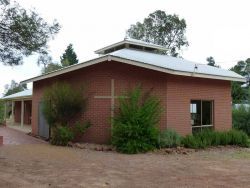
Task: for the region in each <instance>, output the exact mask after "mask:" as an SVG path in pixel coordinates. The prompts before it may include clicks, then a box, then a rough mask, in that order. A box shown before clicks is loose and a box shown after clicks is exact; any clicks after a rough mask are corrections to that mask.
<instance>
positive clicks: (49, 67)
mask: <svg viewBox="0 0 250 188" xmlns="http://www.w3.org/2000/svg"><path fill="white" fill-rule="evenodd" d="M61 68H62V66H61V65H60V64H58V63H49V64H47V65H46V66H45V67H43V68H42V74H46V73H49V72H52V71H56V70H58V69H61Z"/></svg>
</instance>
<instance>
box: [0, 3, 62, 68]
mask: <svg viewBox="0 0 250 188" xmlns="http://www.w3.org/2000/svg"><path fill="white" fill-rule="evenodd" d="M59 29H60V26H59V24H58V22H56V21H54V22H53V23H52V24H49V23H47V22H46V21H45V20H44V19H43V18H42V17H40V16H39V14H38V13H36V12H35V11H33V10H25V9H24V8H22V7H21V6H20V5H19V4H18V3H16V2H15V1H11V0H0V61H1V62H2V63H3V64H5V65H19V64H22V63H23V62H22V60H23V57H24V56H29V55H32V54H33V53H37V54H46V53H47V43H48V41H49V40H50V39H51V38H53V36H54V35H55V34H56V33H58V31H59Z"/></svg>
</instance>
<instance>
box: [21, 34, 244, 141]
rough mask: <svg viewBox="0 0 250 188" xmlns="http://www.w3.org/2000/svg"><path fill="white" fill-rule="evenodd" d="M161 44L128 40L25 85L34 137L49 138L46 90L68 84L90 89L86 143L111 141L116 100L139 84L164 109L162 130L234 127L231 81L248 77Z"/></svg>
mask: <svg viewBox="0 0 250 188" xmlns="http://www.w3.org/2000/svg"><path fill="white" fill-rule="evenodd" d="M165 50H166V49H165V48H164V47H162V46H159V45H155V44H151V43H146V42H142V41H138V40H134V39H124V40H123V41H121V42H118V43H115V44H112V45H109V46H107V47H104V48H102V49H100V50H97V51H96V53H97V54H99V56H98V57H97V58H95V59H92V60H89V61H86V62H83V63H79V64H76V65H72V66H69V67H66V68H63V69H60V70H57V71H54V72H51V73H48V74H44V75H40V76H37V77H34V78H31V79H28V80H25V81H23V82H22V83H30V82H33V94H32V115H31V116H32V118H31V125H32V133H33V134H36V135H41V136H45V137H46V136H48V133H49V131H48V128H46V127H48V125H47V124H46V121H45V120H44V117H43V114H42V113H41V102H42V96H43V93H44V90H45V88H47V87H49V86H51V85H52V84H53V83H55V82H61V81H64V82H66V83H69V84H71V85H72V86H80V85H83V84H84V85H86V86H87V92H88V96H89V98H88V107H87V111H86V112H85V113H84V114H83V115H82V117H81V118H82V119H85V120H90V121H91V123H92V126H91V127H90V128H89V129H88V130H87V132H86V133H85V134H84V136H83V141H86V142H94V143H107V142H108V141H109V140H110V137H111V130H110V129H111V124H110V117H112V116H113V115H114V109H115V108H116V107H117V105H118V100H117V98H118V96H120V95H122V94H123V93H124V92H126V91H128V90H130V89H132V88H134V87H135V86H136V85H138V84H141V86H142V89H143V90H145V91H147V90H149V89H151V90H152V92H153V95H155V96H157V97H158V98H159V99H160V100H161V103H162V106H163V107H164V113H163V114H162V118H161V121H160V125H159V126H160V128H161V129H166V128H171V129H174V130H176V131H177V132H178V133H179V134H181V135H187V134H192V132H193V131H197V130H200V129H202V128H204V127H211V128H212V129H215V130H218V131H222V130H228V129H230V128H231V126H232V118H231V101H232V99H231V81H240V82H244V81H245V79H244V78H243V77H242V76H240V75H238V74H236V73H234V72H232V71H229V70H224V69H221V68H217V67H212V66H208V65H204V64H199V63H194V62H191V61H187V60H185V59H182V58H175V57H170V56H167V55H162V53H159V52H164V51H165Z"/></svg>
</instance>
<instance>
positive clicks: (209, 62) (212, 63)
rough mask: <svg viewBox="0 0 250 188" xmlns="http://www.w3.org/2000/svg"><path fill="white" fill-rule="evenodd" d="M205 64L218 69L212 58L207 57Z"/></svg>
mask: <svg viewBox="0 0 250 188" xmlns="http://www.w3.org/2000/svg"><path fill="white" fill-rule="evenodd" d="M206 60H207V62H208V64H207V65H210V66H213V67H218V68H219V67H220V66H219V65H216V64H215V60H214V58H213V57H212V56H210V57H207V59H206Z"/></svg>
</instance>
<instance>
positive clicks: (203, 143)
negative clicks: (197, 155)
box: [182, 130, 249, 149]
mask: <svg viewBox="0 0 250 188" xmlns="http://www.w3.org/2000/svg"><path fill="white" fill-rule="evenodd" d="M182 144H183V145H184V147H187V148H194V149H198V148H207V147H209V146H219V145H237V146H242V147H248V146H249V143H248V136H247V134H246V133H245V132H243V131H240V130H230V131H226V132H217V131H202V132H200V133H196V134H194V135H188V136H186V137H184V138H183V139H182Z"/></svg>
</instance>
